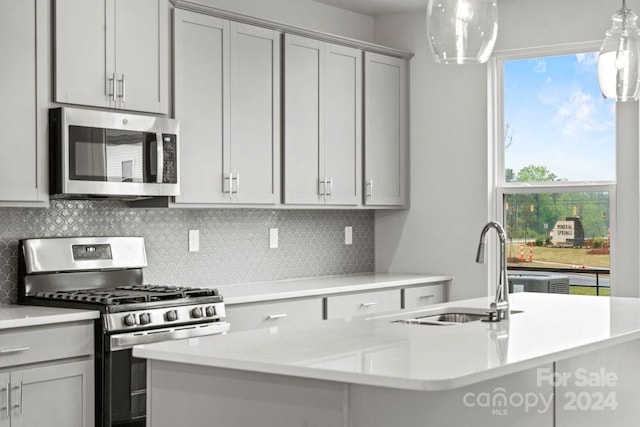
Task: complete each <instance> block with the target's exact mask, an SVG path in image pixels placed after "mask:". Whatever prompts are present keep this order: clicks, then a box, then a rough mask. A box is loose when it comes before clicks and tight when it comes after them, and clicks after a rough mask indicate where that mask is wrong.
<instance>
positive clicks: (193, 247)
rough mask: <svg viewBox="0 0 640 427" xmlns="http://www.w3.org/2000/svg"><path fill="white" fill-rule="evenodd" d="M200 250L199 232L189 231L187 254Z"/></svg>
mask: <svg viewBox="0 0 640 427" xmlns="http://www.w3.org/2000/svg"><path fill="white" fill-rule="evenodd" d="M199 250H200V230H189V252H198V251H199Z"/></svg>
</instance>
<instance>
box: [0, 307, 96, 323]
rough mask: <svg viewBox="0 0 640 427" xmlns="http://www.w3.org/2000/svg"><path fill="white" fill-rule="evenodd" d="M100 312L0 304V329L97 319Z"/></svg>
mask: <svg viewBox="0 0 640 427" xmlns="http://www.w3.org/2000/svg"><path fill="white" fill-rule="evenodd" d="M98 317H100V312H98V311H94V310H76V309H70V308H55V307H39V306H34V305H18V304H0V329H10V328H21V327H25V326H38V325H49V324H52V323H65V322H75V321H79V320H90V319H97V318H98Z"/></svg>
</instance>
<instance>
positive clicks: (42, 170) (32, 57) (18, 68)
mask: <svg viewBox="0 0 640 427" xmlns="http://www.w3.org/2000/svg"><path fill="white" fill-rule="evenodd" d="M48 4H49V3H48V2H47V1H41V0H24V1H4V2H2V8H3V9H2V13H0V51H1V52H3V58H4V60H2V61H0V76H2V78H1V79H0V93H1V94H2V97H3V102H2V103H0V123H1V124H2V131H3V137H2V139H1V140H0V150H1V151H2V152H3V155H2V156H0V201H9V202H22V201H46V200H47V189H46V164H47V150H46V141H47V133H46V132H47V102H48V100H47V97H48V78H47V63H48V62H47V52H48V49H49V45H48V40H49V38H48V36H47V31H48V25H47V19H48V16H49V9H48V7H49V6H48Z"/></svg>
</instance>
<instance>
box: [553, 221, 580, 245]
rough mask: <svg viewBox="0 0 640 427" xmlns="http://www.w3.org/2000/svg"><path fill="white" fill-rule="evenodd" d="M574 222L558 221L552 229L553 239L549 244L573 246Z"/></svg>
mask: <svg viewBox="0 0 640 427" xmlns="http://www.w3.org/2000/svg"><path fill="white" fill-rule="evenodd" d="M574 225H575V222H574V221H558V222H556V225H555V226H554V227H553V237H552V238H551V242H552V243H553V244H554V245H564V244H567V240H568V241H569V243H571V244H573V240H574V238H575V230H574Z"/></svg>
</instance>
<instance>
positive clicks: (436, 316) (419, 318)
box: [391, 307, 521, 326]
mask: <svg viewBox="0 0 640 427" xmlns="http://www.w3.org/2000/svg"><path fill="white" fill-rule="evenodd" d="M516 313H521V311H518V310H511V314H516ZM478 320H484V321H489V313H488V310H485V309H478V308H456V307H441V308H437V309H433V310H427V311H423V312H421V313H419V314H418V313H415V314H414V315H413V316H411V317H409V318H404V319H397V318H396V319H395V320H391V323H404V324H407V325H436V326H446V325H459V324H461V323H468V322H477V321H478Z"/></svg>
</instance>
